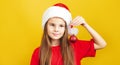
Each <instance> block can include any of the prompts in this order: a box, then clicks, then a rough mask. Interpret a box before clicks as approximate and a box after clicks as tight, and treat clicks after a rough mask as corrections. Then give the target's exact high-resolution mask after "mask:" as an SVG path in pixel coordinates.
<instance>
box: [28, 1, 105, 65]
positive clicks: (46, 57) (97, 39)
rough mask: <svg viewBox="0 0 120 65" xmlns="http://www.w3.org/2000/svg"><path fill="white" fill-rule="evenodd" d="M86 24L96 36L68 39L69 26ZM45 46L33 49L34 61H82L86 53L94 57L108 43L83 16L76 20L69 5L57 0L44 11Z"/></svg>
mask: <svg viewBox="0 0 120 65" xmlns="http://www.w3.org/2000/svg"><path fill="white" fill-rule="evenodd" d="M80 25H82V26H83V27H84V28H85V29H86V30H87V31H88V32H89V33H90V35H91V36H92V39H91V40H90V41H86V40H78V39H76V37H75V36H73V39H74V41H75V42H72V41H73V40H72V38H71V39H68V28H69V26H80ZM42 27H43V29H44V33H43V37H42V42H41V46H40V47H38V48H36V49H35V50H34V52H33V55H32V58H31V63H30V65H80V61H81V59H82V58H84V57H94V56H95V53H96V50H98V49H102V48H104V47H105V46H106V42H105V40H104V39H103V38H102V37H101V36H100V35H99V34H98V33H97V32H96V31H95V30H94V29H93V28H92V27H90V26H89V25H88V24H87V22H86V21H85V20H84V19H83V18H82V17H81V16H77V17H76V18H75V19H73V20H72V16H71V13H70V11H69V9H68V7H67V6H66V5H64V4H62V3H57V4H55V5H54V6H52V7H49V8H48V9H47V10H46V11H45V12H44V14H43V18H42Z"/></svg>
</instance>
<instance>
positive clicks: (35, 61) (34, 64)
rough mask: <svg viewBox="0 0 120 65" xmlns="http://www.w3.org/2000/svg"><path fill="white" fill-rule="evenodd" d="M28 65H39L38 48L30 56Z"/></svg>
mask: <svg viewBox="0 0 120 65" xmlns="http://www.w3.org/2000/svg"><path fill="white" fill-rule="evenodd" d="M30 65H39V48H36V49H35V50H34V52H33V54H32V57H31V62H30Z"/></svg>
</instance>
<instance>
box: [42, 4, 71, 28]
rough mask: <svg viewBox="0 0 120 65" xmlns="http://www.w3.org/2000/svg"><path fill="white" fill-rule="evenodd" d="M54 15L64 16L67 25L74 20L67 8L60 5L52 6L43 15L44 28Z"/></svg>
mask: <svg viewBox="0 0 120 65" xmlns="http://www.w3.org/2000/svg"><path fill="white" fill-rule="evenodd" d="M52 17H60V18H62V19H63V20H64V21H65V22H66V23H67V25H69V24H70V22H71V20H72V16H71V13H70V12H69V11H68V10H67V9H65V8H63V7H59V6H52V7H50V8H48V9H47V10H46V11H45V12H44V14H43V17H42V27H43V28H44V26H45V24H46V22H47V21H48V20H49V18H52Z"/></svg>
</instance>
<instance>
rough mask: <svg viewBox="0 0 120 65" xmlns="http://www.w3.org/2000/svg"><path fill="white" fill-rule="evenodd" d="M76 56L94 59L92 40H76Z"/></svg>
mask: <svg viewBox="0 0 120 65" xmlns="http://www.w3.org/2000/svg"><path fill="white" fill-rule="evenodd" d="M75 46H76V50H77V55H78V56H79V57H94V56H95V54H96V50H95V49H94V40H93V39H91V40H90V41H86V40H78V41H77V42H76V43H75Z"/></svg>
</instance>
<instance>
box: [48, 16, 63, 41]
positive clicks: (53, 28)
mask: <svg viewBox="0 0 120 65" xmlns="http://www.w3.org/2000/svg"><path fill="white" fill-rule="evenodd" d="M47 31H48V35H49V37H50V38H51V39H52V40H58V39H60V38H61V37H62V36H63V35H64V31H65V21H64V20H63V19H61V18H57V17H56V18H51V19H49V20H48V22H47Z"/></svg>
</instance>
